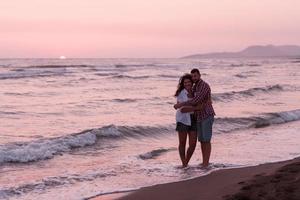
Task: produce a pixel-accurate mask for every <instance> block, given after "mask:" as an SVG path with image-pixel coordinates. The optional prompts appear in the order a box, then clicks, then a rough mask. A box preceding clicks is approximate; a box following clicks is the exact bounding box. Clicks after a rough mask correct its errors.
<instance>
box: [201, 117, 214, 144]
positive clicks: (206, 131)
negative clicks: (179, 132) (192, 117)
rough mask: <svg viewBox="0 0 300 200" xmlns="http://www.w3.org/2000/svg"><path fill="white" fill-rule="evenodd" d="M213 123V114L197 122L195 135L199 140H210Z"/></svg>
mask: <svg viewBox="0 0 300 200" xmlns="http://www.w3.org/2000/svg"><path fill="white" fill-rule="evenodd" d="M213 123H214V116H209V117H208V118H206V119H204V120H202V121H198V122H197V135H198V141H199V142H210V140H211V137H212V127H213Z"/></svg>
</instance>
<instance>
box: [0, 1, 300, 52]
mask: <svg viewBox="0 0 300 200" xmlns="http://www.w3.org/2000/svg"><path fill="white" fill-rule="evenodd" d="M299 7H300V2H299V1H296V0H287V1H284V2H283V1H279V0H263V1H252V0H244V1H238V0H222V1H217V0H212V1H208V0H206V1H204V0H201V1H199V0H197V1H196V0H189V1H183V0H173V1H167V0H163V1H161V0H153V1H138V0H122V1H116V0H101V1H98V0H90V1H79V0H72V1H71V0H63V1H50V0H44V1H37V0H28V1H21V0H10V1H2V2H1V8H0V23H1V31H0V43H1V49H0V57H2V58H3V57H55V58H57V57H59V56H60V54H64V55H65V56H66V57H100V58H101V57H179V56H184V55H187V54H193V53H201V52H209V51H225V50H240V49H242V48H244V47H246V46H248V45H253V44H275V45H280V44H299V35H300V28H299V26H297V24H299V22H300V14H299Z"/></svg>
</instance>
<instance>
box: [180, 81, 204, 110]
mask: <svg viewBox="0 0 300 200" xmlns="http://www.w3.org/2000/svg"><path fill="white" fill-rule="evenodd" d="M197 89H198V88H197ZM209 91H210V87H209V85H207V84H202V85H201V87H200V88H199V89H198V91H197V92H196V95H195V97H194V98H193V99H191V100H188V101H186V102H182V103H177V104H175V105H174V108H175V109H178V108H181V107H183V106H194V105H197V104H199V103H204V101H205V99H206V97H207V94H208V93H209Z"/></svg>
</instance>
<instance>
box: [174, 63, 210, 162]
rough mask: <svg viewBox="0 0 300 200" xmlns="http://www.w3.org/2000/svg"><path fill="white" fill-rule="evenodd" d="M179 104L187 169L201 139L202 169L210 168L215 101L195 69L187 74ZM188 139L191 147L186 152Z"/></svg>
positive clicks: (181, 152) (179, 91) (179, 90)
mask: <svg viewBox="0 0 300 200" xmlns="http://www.w3.org/2000/svg"><path fill="white" fill-rule="evenodd" d="M175 97H177V103H176V104H175V105H174V108H175V109H177V112H176V131H178V137H179V155H180V159H181V161H182V166H183V167H187V165H188V163H189V161H190V159H191V157H192V155H193V153H194V150H195V148H196V144H197V137H198V140H199V142H200V143H201V151H202V167H204V168H206V167H208V165H209V158H210V153H211V143H210V140H211V137H212V125H213V122H214V115H215V112H214V109H213V106H212V101H211V90H210V87H209V85H208V84H207V83H206V82H204V81H203V80H202V79H201V74H200V71H199V70H198V69H192V71H191V74H185V75H183V76H182V77H181V78H180V80H179V84H178V88H177V91H176V93H175ZM187 136H189V147H188V149H187V152H186V151H185V146H186V140H187Z"/></svg>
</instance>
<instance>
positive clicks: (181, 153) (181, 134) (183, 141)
mask: <svg viewBox="0 0 300 200" xmlns="http://www.w3.org/2000/svg"><path fill="white" fill-rule="evenodd" d="M186 138H187V132H178V139H179V146H178V151H179V156H180V159H181V162H182V166H183V167H185V166H186V159H185V144H186Z"/></svg>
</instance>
